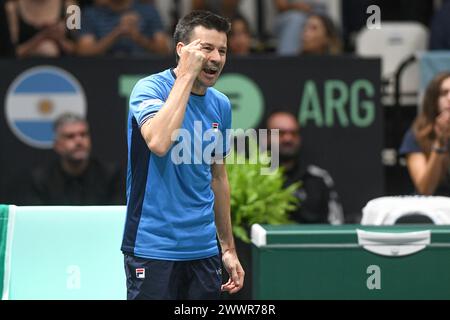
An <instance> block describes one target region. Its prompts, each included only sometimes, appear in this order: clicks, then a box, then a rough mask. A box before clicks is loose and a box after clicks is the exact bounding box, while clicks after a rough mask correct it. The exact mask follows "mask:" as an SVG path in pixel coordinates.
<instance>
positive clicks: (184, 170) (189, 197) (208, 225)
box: [121, 69, 231, 260]
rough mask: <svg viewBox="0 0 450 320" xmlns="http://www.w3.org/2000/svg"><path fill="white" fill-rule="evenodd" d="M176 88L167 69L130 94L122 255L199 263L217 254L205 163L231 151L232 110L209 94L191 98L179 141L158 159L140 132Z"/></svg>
mask: <svg viewBox="0 0 450 320" xmlns="http://www.w3.org/2000/svg"><path fill="white" fill-rule="evenodd" d="M174 82H175V74H174V73H173V71H172V70H171V69H168V70H165V71H163V72H161V73H158V74H154V75H151V76H149V77H146V78H144V79H141V80H140V81H139V82H138V83H137V84H136V86H135V87H134V89H133V91H132V93H131V97H130V111H129V117H128V167H127V217H126V223H125V230H124V236H123V242H122V248H121V249H122V251H123V252H124V253H130V254H133V255H135V256H138V257H144V258H151V259H162V260H193V259H202V258H207V257H210V256H213V255H216V254H218V247H217V241H216V228H215V223H214V213H213V206H214V193H213V190H212V188H211V164H210V162H209V161H210V160H211V159H210V158H211V156H213V157H216V158H217V157H224V156H225V155H226V154H227V153H228V151H229V149H230V143H229V142H230V140H229V131H228V130H227V129H230V128H231V105H230V101H229V100H228V98H227V97H226V96H225V95H224V94H222V93H220V92H219V91H217V90H215V89H214V88H208V89H207V90H206V94H205V95H203V96H199V95H194V94H191V95H190V98H189V101H188V105H187V107H186V112H185V116H184V119H183V123H182V126H181V128H180V132H179V135H178V138H177V139H176V140H175V142H174V143H173V144H172V146H171V148H170V149H169V151H168V152H167V153H166V155H164V156H162V157H159V156H157V155H156V154H154V153H152V152H151V151H150V149H149V148H148V147H147V145H146V143H145V141H144V139H143V137H142V135H141V131H140V128H141V126H142V125H143V124H144V123H145V122H146V121H147V120H148V119H149V118H151V117H153V116H155V114H156V113H157V112H158V111H159V110H160V109H161V108H164V103H165V101H166V100H167V98H168V96H169V93H170V91H171V90H172V87H173V85H174ZM150 125H151V124H150ZM219 132H220V134H221V135H220V134H219ZM221 136H222V137H223V139H220V137H221ZM202 137H204V138H203V139H202ZM203 154H205V156H202V155H203ZM208 155H209V157H208Z"/></svg>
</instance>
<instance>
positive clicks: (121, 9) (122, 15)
mask: <svg viewBox="0 0 450 320" xmlns="http://www.w3.org/2000/svg"><path fill="white" fill-rule="evenodd" d="M82 21H83V23H82V24H81V30H80V32H79V40H78V53H79V54H80V55H85V56H96V55H104V54H107V55H115V56H139V55H148V54H160V55H165V54H169V53H170V48H169V38H168V36H167V35H166V33H165V32H164V30H163V24H162V21H161V17H160V15H159V13H158V11H157V10H156V8H155V7H154V5H153V4H151V3H141V2H139V1H133V0H107V2H106V3H105V5H103V6H99V5H94V6H93V7H88V8H86V9H85V10H84V11H83V18H82Z"/></svg>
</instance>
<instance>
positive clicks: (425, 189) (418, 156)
mask: <svg viewBox="0 0 450 320" xmlns="http://www.w3.org/2000/svg"><path fill="white" fill-rule="evenodd" d="M449 137H450V72H444V73H439V74H438V75H436V76H435V77H434V78H433V80H431V82H430V83H429V85H428V87H427V89H426V92H425V96H424V99H423V104H422V109H421V111H420V113H419V114H418V115H417V117H416V119H415V121H414V123H413V125H412V127H411V128H410V129H409V130H408V131H407V132H406V134H405V136H404V138H403V142H402V145H401V147H400V154H401V155H405V156H406V163H407V166H408V170H409V174H410V176H411V179H412V181H413V183H414V186H415V188H416V191H417V192H418V193H419V194H422V195H445V196H449V195H450V175H449V170H448V169H449V159H450V158H449V150H448V143H449Z"/></svg>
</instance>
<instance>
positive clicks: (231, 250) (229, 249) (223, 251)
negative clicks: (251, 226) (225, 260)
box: [222, 247, 236, 254]
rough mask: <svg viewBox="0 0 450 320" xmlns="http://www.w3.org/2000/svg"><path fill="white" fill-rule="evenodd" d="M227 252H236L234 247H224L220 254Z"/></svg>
mask: <svg viewBox="0 0 450 320" xmlns="http://www.w3.org/2000/svg"><path fill="white" fill-rule="evenodd" d="M227 252H230V253H235V252H236V248H235V247H224V248H222V254H224V253H227Z"/></svg>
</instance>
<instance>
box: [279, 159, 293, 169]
mask: <svg viewBox="0 0 450 320" xmlns="http://www.w3.org/2000/svg"><path fill="white" fill-rule="evenodd" d="M281 166H282V167H283V168H285V170H286V171H290V170H292V169H293V168H294V167H295V159H292V160H287V161H284V162H281Z"/></svg>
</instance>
